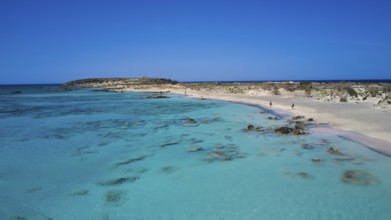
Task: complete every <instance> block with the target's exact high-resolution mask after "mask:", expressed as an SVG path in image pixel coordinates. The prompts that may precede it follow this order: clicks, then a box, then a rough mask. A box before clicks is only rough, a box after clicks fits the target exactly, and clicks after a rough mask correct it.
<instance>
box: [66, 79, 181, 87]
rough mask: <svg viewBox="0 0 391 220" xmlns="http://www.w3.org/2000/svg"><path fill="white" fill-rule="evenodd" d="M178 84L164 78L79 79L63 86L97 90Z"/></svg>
mask: <svg viewBox="0 0 391 220" xmlns="http://www.w3.org/2000/svg"><path fill="white" fill-rule="evenodd" d="M177 83H178V82H177V81H175V80H171V79H164V78H146V77H143V78H90V79H79V80H73V81H70V82H67V83H65V84H64V86H71V87H82V88H97V87H117V86H125V87H126V86H136V85H162V84H170V85H175V84H177Z"/></svg>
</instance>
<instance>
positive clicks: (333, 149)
mask: <svg viewBox="0 0 391 220" xmlns="http://www.w3.org/2000/svg"><path fill="white" fill-rule="evenodd" d="M327 152H329V153H331V154H340V152H339V150H338V149H336V148H334V147H329V148H328V149H327Z"/></svg>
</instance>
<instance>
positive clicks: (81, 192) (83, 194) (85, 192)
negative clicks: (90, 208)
mask: <svg viewBox="0 0 391 220" xmlns="http://www.w3.org/2000/svg"><path fill="white" fill-rule="evenodd" d="M89 193H90V191H88V190H86V189H84V190H80V191H76V192H72V193H69V196H86V195H88V194H89Z"/></svg>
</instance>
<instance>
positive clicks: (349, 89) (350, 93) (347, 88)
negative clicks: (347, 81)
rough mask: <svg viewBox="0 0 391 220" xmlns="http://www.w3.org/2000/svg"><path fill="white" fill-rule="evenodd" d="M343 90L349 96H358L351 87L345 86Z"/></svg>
mask: <svg viewBox="0 0 391 220" xmlns="http://www.w3.org/2000/svg"><path fill="white" fill-rule="evenodd" d="M345 90H346V92H348V94H349V95H350V96H354V97H357V96H358V94H357V92H356V90H354V89H353V88H352V87H346V88H345Z"/></svg>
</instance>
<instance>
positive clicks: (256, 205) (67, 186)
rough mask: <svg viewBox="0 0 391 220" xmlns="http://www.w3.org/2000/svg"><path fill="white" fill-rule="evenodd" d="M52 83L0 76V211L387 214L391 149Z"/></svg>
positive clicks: (138, 215)
mask: <svg viewBox="0 0 391 220" xmlns="http://www.w3.org/2000/svg"><path fill="white" fill-rule="evenodd" d="M57 89H58V87H57V86H13V87H12V86H3V87H0V219H28V220H29V219H34V220H37V219H39V220H48V219H55V220H72V219H75V220H76V219H86V220H89V219H91V220H93V219H94V220H112V219H121V220H123V219H151V220H157V219H167V220H168V219H170V220H171V219H199V220H206V219H213V220H214V219H224V220H230V219H300V220H307V219H308V220H309V219H311V220H313V219H325V220H330V219H352V220H358V219H376V220H382V219H384V220H389V219H391V208H390V204H391V158H390V157H387V156H384V155H381V154H378V153H376V152H374V151H371V150H369V149H368V148H366V147H365V146H363V145H360V144H357V143H354V142H351V141H348V140H345V139H343V138H340V137H338V136H336V135H334V134H326V133H314V132H311V133H310V134H309V135H300V136H294V135H278V134H276V133H274V132H273V131H271V130H267V128H269V127H270V128H277V127H278V126H283V125H287V124H288V122H287V121H286V119H283V120H276V121H274V120H268V119H267V118H268V117H269V116H273V117H274V116H275V115H272V114H270V113H269V114H260V112H262V111H267V110H264V109H260V108H257V107H253V106H247V105H242V104H235V103H229V102H222V101H215V100H198V99H192V98H186V97H184V96H180V95H173V94H164V95H167V96H169V97H170V98H166V99H147V97H148V96H155V94H151V93H104V92H94V91H92V90H79V91H68V92H60V91H58V90H57ZM249 124H253V125H255V126H261V127H263V128H265V131H262V132H256V131H245V128H247V126H248V125H249ZM330 147H333V148H335V149H338V153H329V152H327V149H328V148H330Z"/></svg>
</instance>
